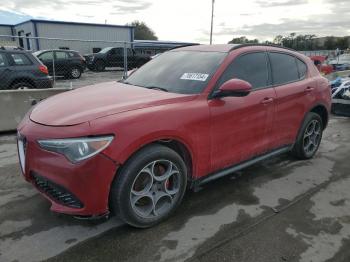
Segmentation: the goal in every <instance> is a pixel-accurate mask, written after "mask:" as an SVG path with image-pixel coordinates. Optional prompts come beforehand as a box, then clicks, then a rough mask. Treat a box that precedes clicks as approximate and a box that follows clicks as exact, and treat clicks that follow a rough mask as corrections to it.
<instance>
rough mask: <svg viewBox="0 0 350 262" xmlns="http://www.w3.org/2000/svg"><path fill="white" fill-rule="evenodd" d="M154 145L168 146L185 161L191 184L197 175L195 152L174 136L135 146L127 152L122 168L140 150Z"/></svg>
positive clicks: (154, 139)
mask: <svg viewBox="0 0 350 262" xmlns="http://www.w3.org/2000/svg"><path fill="white" fill-rule="evenodd" d="M136 143H137V142H136ZM152 144H160V145H163V146H166V147H168V148H170V149H172V150H174V151H175V152H176V153H178V154H179V155H180V157H181V158H182V159H183V160H184V162H185V164H186V166H187V178H188V181H189V182H191V181H192V178H193V175H194V174H195V170H194V168H195V167H194V155H193V150H192V149H191V147H190V145H189V144H188V143H187V142H185V141H184V140H183V139H181V138H179V137H174V136H166V137H159V138H153V139H151V140H147V141H146V142H143V143H137V144H134V145H132V146H130V147H129V148H128V149H127V150H126V151H127V153H126V154H125V156H124V157H123V159H124V161H122V163H121V166H123V165H124V164H125V163H126V162H127V161H128V160H129V159H130V158H131V157H132V156H134V155H135V154H136V153H138V152H139V151H140V150H142V149H143V148H145V147H147V146H149V145H152ZM116 176H117V174H116Z"/></svg>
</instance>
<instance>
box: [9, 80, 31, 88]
mask: <svg viewBox="0 0 350 262" xmlns="http://www.w3.org/2000/svg"><path fill="white" fill-rule="evenodd" d="M31 88H34V87H33V85H32V84H30V83H28V82H19V83H15V84H13V85H12V86H11V89H31Z"/></svg>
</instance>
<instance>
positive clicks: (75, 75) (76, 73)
mask: <svg viewBox="0 0 350 262" xmlns="http://www.w3.org/2000/svg"><path fill="white" fill-rule="evenodd" d="M69 76H70V77H71V78H74V79H78V78H80V77H81V69H80V68H78V67H73V68H72V69H71V70H70V74H69Z"/></svg>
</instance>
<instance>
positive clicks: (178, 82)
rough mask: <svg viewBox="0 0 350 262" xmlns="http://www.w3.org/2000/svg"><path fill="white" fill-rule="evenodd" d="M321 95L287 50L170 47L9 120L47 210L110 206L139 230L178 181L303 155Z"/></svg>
mask: <svg viewBox="0 0 350 262" xmlns="http://www.w3.org/2000/svg"><path fill="white" fill-rule="evenodd" d="M330 92H331V91H330V87H329V84H328V81H327V80H326V79H325V78H323V77H321V76H320V74H319V72H318V70H317V68H316V67H315V66H314V64H313V63H312V61H311V60H310V59H309V58H307V57H306V56H303V55H301V54H299V53H297V52H295V51H292V50H289V49H284V48H280V47H274V46H265V45H212V46H206V45H199V46H191V47H184V48H179V49H175V50H172V51H169V52H166V53H164V54H162V55H160V56H158V57H157V58H155V59H153V60H151V61H149V62H148V63H147V64H145V65H144V66H142V67H141V68H139V69H138V70H137V71H136V72H134V73H133V74H132V75H131V76H130V77H129V78H128V79H126V80H125V81H123V82H119V83H117V82H110V83H103V84H100V85H94V86H90V87H86V88H80V89H76V90H73V91H69V92H66V93H63V94H60V95H56V96H54V97H51V98H49V99H47V100H45V101H43V102H41V103H39V104H38V105H37V106H35V107H34V109H33V110H32V111H31V112H29V113H28V114H27V116H26V117H25V118H24V120H23V121H22V122H21V124H20V125H19V127H18V149H19V157H20V163H21V167H22V171H23V174H24V176H25V179H26V180H27V181H29V182H30V183H32V184H33V185H34V186H35V187H36V188H37V189H38V190H39V191H40V192H41V193H42V194H43V195H44V196H45V197H46V198H48V199H49V200H50V201H51V203H52V207H51V209H52V210H53V211H56V212H62V213H67V214H72V215H76V216H88V217H96V216H100V215H104V214H108V213H109V212H110V211H112V212H113V213H115V214H117V215H118V216H119V217H120V218H121V219H122V220H124V221H125V222H127V223H129V224H130V225H133V226H136V227H150V226H152V225H155V224H156V223H159V222H160V221H162V220H164V219H165V218H167V217H168V216H169V215H170V214H171V213H172V212H173V211H174V210H175V209H176V207H177V206H178V205H179V204H180V202H181V200H182V198H183V196H184V193H185V190H186V188H187V187H192V188H193V187H196V186H198V185H200V184H203V183H206V182H209V181H211V180H213V179H216V178H219V177H222V176H224V175H227V174H230V173H232V172H234V171H237V170H239V169H242V168H244V167H247V166H248V165H251V164H254V163H256V162H258V161H261V160H264V159H266V158H268V157H272V156H276V155H278V154H282V153H286V152H291V153H292V154H293V155H295V156H296V157H298V158H300V159H308V158H311V157H313V156H314V154H315V153H316V151H317V149H318V147H319V145H320V141H321V137H322V132H323V130H324V128H325V127H326V125H327V122H328V115H329V110H330V106H331V98H330V97H331V96H330Z"/></svg>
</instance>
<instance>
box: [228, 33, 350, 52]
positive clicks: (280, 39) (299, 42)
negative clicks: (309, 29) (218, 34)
mask: <svg viewBox="0 0 350 262" xmlns="http://www.w3.org/2000/svg"><path fill="white" fill-rule="evenodd" d="M316 37H317V36H316V35H313V34H306V35H297V34H296V33H291V34H289V35H287V36H283V35H277V36H276V37H275V38H274V40H273V42H272V43H273V44H276V45H282V46H285V47H289V48H293V49H295V50H299V51H306V50H307V51H311V50H322V49H324V50H335V49H337V48H339V49H341V50H344V49H347V48H349V47H350V37H346V36H344V37H334V36H327V37H326V38H325V39H323V41H322V40H320V39H317V38H316ZM229 43H230V44H245V43H259V41H258V39H254V40H248V39H247V37H245V36H241V37H237V38H233V39H232V40H231V41H230V42H229ZM263 43H267V44H269V43H271V42H269V41H265V42H263Z"/></svg>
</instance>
